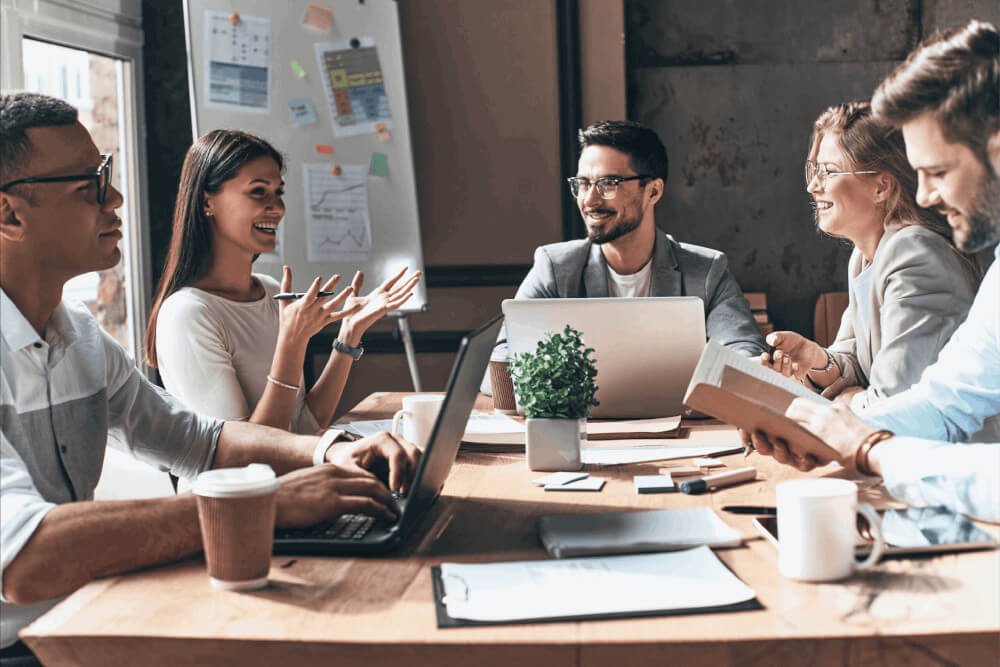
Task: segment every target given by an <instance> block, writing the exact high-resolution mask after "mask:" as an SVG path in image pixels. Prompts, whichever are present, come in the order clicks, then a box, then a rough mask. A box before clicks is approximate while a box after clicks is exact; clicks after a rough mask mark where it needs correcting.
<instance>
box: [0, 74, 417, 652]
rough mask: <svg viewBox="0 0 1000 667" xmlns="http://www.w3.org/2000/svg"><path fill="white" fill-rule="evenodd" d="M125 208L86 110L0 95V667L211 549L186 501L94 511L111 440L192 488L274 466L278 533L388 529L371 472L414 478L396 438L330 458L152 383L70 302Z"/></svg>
mask: <svg viewBox="0 0 1000 667" xmlns="http://www.w3.org/2000/svg"><path fill="white" fill-rule="evenodd" d="M122 203H123V200H122V195H121V193H120V192H118V190H117V189H115V187H114V186H113V185H111V157H110V156H109V155H101V154H100V153H99V152H98V150H97V147H96V146H94V142H93V141H92V140H91V138H90V134H89V133H88V132H87V130H86V129H85V128H84V127H83V125H81V124H80V123H79V122H78V121H77V112H76V109H74V108H73V107H72V106H70V105H68V104H66V103H65V102H63V101H62V100H58V99H55V98H52V97H47V96H44V95H36V94H32V93H16V94H13V95H0V518H2V521H0V580H2V590H0V593H2V598H0V665H3V666H6V665H8V664H11V665H13V664H19V665H22V664H33V663H32V660H33V658H32V656H31V655H30V653H29V652H28V650H27V649H26V648H25V647H24V646H23V644H21V643H20V642H18V641H17V633H18V631H19V630H20V629H21V628H23V627H24V626H26V625H27V624H28V623H30V622H31V621H32V620H33V619H35V618H37V617H38V616H40V615H41V614H42V613H44V612H45V611H46V610H48V609H49V608H51V607H52V606H53V605H54V604H55V603H56V602H58V600H59V597H60V596H64V595H66V594H68V593H71V592H72V591H73V590H75V589H76V588H78V587H80V586H82V585H83V584H85V583H87V582H88V581H90V580H91V579H94V578H97V577H105V576H110V575H113V574H118V573H121V572H127V571H130V570H135V569H139V568H143V567H148V566H151V565H157V564H160V563H166V562H169V561H173V560H177V559H180V558H183V557H186V556H189V555H191V554H194V553H197V552H198V551H200V550H201V535H200V532H199V528H198V517H197V510H196V507H195V502H194V498H193V497H192V496H191V494H183V495H180V496H176V497H171V498H157V499H152V500H130V501H114V502H111V501H108V502H94V501H93V500H92V498H93V493H94V487H95V486H96V485H97V482H98V478H99V477H100V474H101V467H102V463H103V460H104V451H105V447H106V444H107V439H108V434H109V430H111V431H114V432H115V433H116V435H118V436H120V438H119V439H120V440H121V441H122V442H123V443H124V444H125V445H126V446H127V447H128V448H129V449H130V450H131V451H132V453H133V454H134V455H136V456H137V457H139V458H141V459H142V460H144V461H146V462H148V463H151V464H154V465H158V466H162V467H164V468H167V469H170V470H171V471H172V472H174V473H175V474H177V475H179V476H182V477H192V476H194V475H196V474H197V473H199V472H201V471H203V470H206V469H208V468H212V467H216V468H221V467H233V466H243V465H247V464H248V463H250V462H261V463H267V464H270V465H271V467H272V468H274V469H275V471H276V472H277V473H278V474H279V475H282V477H280V478H279V481H280V483H281V488H280V490H279V491H278V509H277V518H276V521H277V523H278V524H279V525H282V526H289V527H292V526H308V525H311V524H314V523H317V522H319V521H322V520H325V519H329V518H333V517H336V516H338V515H340V514H343V513H347V512H363V513H365V514H370V515H373V516H381V517H385V518H387V519H390V520H391V519H393V518H394V517H395V515H396V514H397V512H398V508H397V505H396V501H395V500H394V499H393V497H392V495H391V493H390V491H389V489H388V488H386V486H384V485H383V483H382V482H380V481H379V480H378V479H377V478H376V477H375V476H374V475H373V474H372V473H370V472H368V471H367V470H364V469H363V467H364V466H366V465H367V466H379V467H380V468H381V467H382V466H385V465H387V466H388V469H389V477H390V486H391V487H392V490H393V491H398V490H399V487H400V486H401V485H405V484H406V480H408V479H409V477H410V476H411V475H412V473H413V471H414V470H415V467H416V463H417V456H418V455H417V452H416V449H415V448H414V447H413V446H412V445H411V444H410V443H407V442H405V441H403V440H401V439H397V438H396V437H395V436H392V435H390V434H386V433H383V434H380V435H378V436H374V437H372V438H366V439H364V440H360V441H358V442H355V443H351V444H340V445H334V444H333V443H334V440H336V438H337V435H338V433H339V432H337V431H334V430H331V431H328V432H327V433H326V434H324V435H323V436H322V437H315V436H299V435H292V434H290V433H288V432H286V431H281V430H278V429H273V428H269V427H266V426H260V425H257V424H249V423H245V422H225V423H223V422H221V421H219V420H216V419H211V418H206V417H201V416H199V415H196V414H194V413H193V412H190V411H188V410H187V409H186V408H185V407H184V406H183V405H182V404H181V403H180V402H178V401H176V400H175V399H173V398H172V397H170V396H169V395H168V394H167V393H166V392H163V391H162V390H160V389H159V388H157V387H154V386H153V385H152V384H150V383H149V382H148V381H147V380H146V379H145V378H144V377H143V376H142V374H141V373H140V372H139V370H138V369H137V368H136V367H135V364H134V362H133V360H132V359H131V358H130V357H129V356H128V355H127V353H126V352H125V350H124V349H123V348H122V347H121V346H120V345H119V344H118V343H117V342H115V340H114V339H113V338H112V337H111V336H109V335H108V334H106V333H104V332H103V331H102V330H101V329H100V327H99V326H98V325H97V322H96V320H94V318H93V316H92V315H91V314H90V313H89V311H88V310H87V308H86V307H85V306H84V305H83V304H73V303H67V302H63V301H62V290H63V285H64V284H65V283H66V281H68V280H69V279H70V278H72V277H73V276H76V275H80V274H82V273H87V272H90V271H98V270H101V269H106V268H109V267H112V266H114V265H115V264H117V263H118V260H119V259H120V257H121V251H120V250H119V249H118V241H119V240H120V239H121V238H122V232H121V221H120V220H119V219H118V216H117V215H116V213H115V210H116V209H118V208H119V207H120V206H121V205H122ZM324 463H334V464H335V465H322V464H324ZM310 466H311V467H310ZM298 468H304V469H303V470H296V469H298ZM293 470H295V472H292V471H293ZM286 473H287V474H286Z"/></svg>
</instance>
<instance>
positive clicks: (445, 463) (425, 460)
mask: <svg viewBox="0 0 1000 667" xmlns="http://www.w3.org/2000/svg"><path fill="white" fill-rule="evenodd" d="M502 322H503V316H502V315H497V316H496V317H495V318H493V319H492V320H490V321H489V322H488V323H487V324H485V325H484V326H482V327H481V328H479V329H477V330H476V331H473V332H472V333H470V334H469V335H468V336H466V337H465V338H463V339H462V342H461V344H460V345H459V347H458V354H457V356H456V357H455V364H454V366H453V367H452V369H451V377H450V378H449V379H448V389H447V392H446V395H445V398H444V402H443V403H442V404H441V411H440V412H439V413H438V418H437V421H436V422H435V423H434V428H433V430H432V431H431V437H430V440H429V441H428V443H427V447H426V448H425V449H424V453H423V456H422V457H421V458H420V464H419V465H418V466H417V471H416V473H415V474H414V476H413V480H412V481H411V482H410V488H411V489H412V491H411V492H410V493H409V494H407V496H405V497H402V498H400V499H399V507H400V510H401V514H400V516H399V518H398V519H397V520H396V522H395V523H389V522H386V521H383V520H381V519H375V518H374V517H370V516H366V515H363V514H345V515H343V516H341V517H339V518H337V519H335V520H334V521H330V522H326V523H322V524H318V525H316V526H310V527H309V528H305V529H295V530H277V531H275V535H274V553H276V554H296V555H299V554H318V555H348V554H354V555H362V554H381V553H385V552H388V551H391V550H392V549H394V548H396V547H397V546H399V544H400V543H402V542H403V540H404V539H405V538H406V537H408V536H409V534H410V533H411V532H412V531H413V530H414V528H416V527H417V526H418V525H419V524H420V520H421V519H422V518H423V517H424V515H425V514H426V513H427V510H428V509H429V508H430V507H431V505H433V504H434V501H436V500H437V498H438V496H439V495H440V494H441V487H443V486H444V481H445V479H446V478H447V477H448V473H449V472H450V471H451V466H452V464H453V463H454V462H455V456H456V455H457V454H458V447H459V445H461V443H462V435H463V434H464V433H465V425H466V423H467V422H468V421H469V415H471V414H472V406H473V404H474V403H475V401H476V395H477V394H478V393H479V381H480V380H481V379H482V377H483V373H485V372H486V367H487V365H488V364H489V360H490V353H491V352H492V351H493V344H494V343H495V342H496V339H497V334H498V333H499V331H500V325H501V323H502Z"/></svg>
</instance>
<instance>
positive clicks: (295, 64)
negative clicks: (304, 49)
mask: <svg viewBox="0 0 1000 667" xmlns="http://www.w3.org/2000/svg"><path fill="white" fill-rule="evenodd" d="M291 66H292V71H293V72H295V76H297V77H299V78H300V79H303V78H305V76H306V71H305V70H304V69H302V65H300V64H299V61H298V60H293V61H292V62H291Z"/></svg>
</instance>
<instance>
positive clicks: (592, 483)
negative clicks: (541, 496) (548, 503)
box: [542, 477, 607, 491]
mask: <svg viewBox="0 0 1000 667" xmlns="http://www.w3.org/2000/svg"><path fill="white" fill-rule="evenodd" d="M605 481H607V480H605V479H604V478H603V477H587V478H585V479H578V480H576V481H575V482H569V483H568V484H546V485H545V486H544V487H542V488H544V489H545V490H546V491H600V490H601V489H602V488H604V482H605Z"/></svg>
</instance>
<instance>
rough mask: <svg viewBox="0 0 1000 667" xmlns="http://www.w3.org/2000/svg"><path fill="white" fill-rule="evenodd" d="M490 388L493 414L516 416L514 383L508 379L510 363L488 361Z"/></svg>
mask: <svg viewBox="0 0 1000 667" xmlns="http://www.w3.org/2000/svg"><path fill="white" fill-rule="evenodd" d="M490 388H491V389H492V390H493V412H498V413H500V414H505V415H516V414H517V401H516V400H515V399H514V381H513V380H512V379H511V377H510V362H508V361H490Z"/></svg>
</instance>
